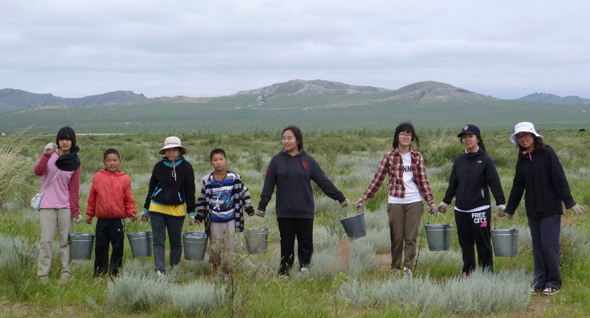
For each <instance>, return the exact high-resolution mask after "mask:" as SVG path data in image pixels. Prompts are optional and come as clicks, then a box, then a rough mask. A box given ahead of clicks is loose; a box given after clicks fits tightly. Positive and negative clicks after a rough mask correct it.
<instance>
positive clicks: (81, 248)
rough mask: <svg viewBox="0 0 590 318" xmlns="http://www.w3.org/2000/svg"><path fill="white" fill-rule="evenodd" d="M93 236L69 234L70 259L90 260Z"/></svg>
mask: <svg viewBox="0 0 590 318" xmlns="http://www.w3.org/2000/svg"><path fill="white" fill-rule="evenodd" d="M93 244H94V234H87V233H70V256H71V257H72V259H90V256H91V255H92V245H93Z"/></svg>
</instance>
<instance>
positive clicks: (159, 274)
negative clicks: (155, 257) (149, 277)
mask: <svg viewBox="0 0 590 318" xmlns="http://www.w3.org/2000/svg"><path fill="white" fill-rule="evenodd" d="M156 276H158V277H164V273H163V272H160V271H156Z"/></svg>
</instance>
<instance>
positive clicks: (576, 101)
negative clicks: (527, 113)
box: [517, 93, 590, 105]
mask: <svg viewBox="0 0 590 318" xmlns="http://www.w3.org/2000/svg"><path fill="white" fill-rule="evenodd" d="M517 100H519V101H523V102H533V103H544V104H561V105H585V104H590V99H587V98H581V97H579V96H566V97H560V96H557V95H553V94H547V93H533V94H529V95H527V96H525V97H521V98H519V99H517Z"/></svg>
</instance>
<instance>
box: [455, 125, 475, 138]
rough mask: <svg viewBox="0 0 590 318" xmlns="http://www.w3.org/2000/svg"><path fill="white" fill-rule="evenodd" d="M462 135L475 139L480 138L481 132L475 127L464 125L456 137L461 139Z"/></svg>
mask: <svg viewBox="0 0 590 318" xmlns="http://www.w3.org/2000/svg"><path fill="white" fill-rule="evenodd" d="M463 134H469V135H476V136H477V137H480V134H481V132H480V131H479V128H478V127H477V126H475V125H472V124H468V125H465V126H464V127H463V129H461V132H460V133H459V134H458V135H457V137H461V136H462V135H463Z"/></svg>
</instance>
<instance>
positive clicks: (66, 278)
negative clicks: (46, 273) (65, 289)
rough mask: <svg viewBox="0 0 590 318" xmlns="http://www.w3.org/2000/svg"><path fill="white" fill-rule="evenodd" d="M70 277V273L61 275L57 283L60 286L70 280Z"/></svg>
mask: <svg viewBox="0 0 590 318" xmlns="http://www.w3.org/2000/svg"><path fill="white" fill-rule="evenodd" d="M70 277H72V275H71V274H70V273H63V274H61V277H60V278H59V283H60V284H65V283H67V282H68V281H69V280H70Z"/></svg>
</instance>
